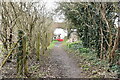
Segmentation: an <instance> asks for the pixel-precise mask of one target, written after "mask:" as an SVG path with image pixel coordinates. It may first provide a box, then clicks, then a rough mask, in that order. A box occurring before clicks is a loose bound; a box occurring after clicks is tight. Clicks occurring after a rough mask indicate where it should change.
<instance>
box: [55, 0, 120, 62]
mask: <svg viewBox="0 0 120 80" xmlns="http://www.w3.org/2000/svg"><path fill="white" fill-rule="evenodd" d="M117 4H118V3H112V2H111V3H94V2H89V3H85V2H84V3H82V2H77V3H75V2H61V3H59V7H58V9H56V11H58V12H61V13H63V14H64V15H65V18H66V20H67V21H68V22H69V23H71V24H72V25H73V26H74V29H77V33H78V35H79V37H80V39H81V40H82V43H83V46H84V47H85V48H90V49H94V50H95V51H96V52H97V57H99V58H101V59H109V62H113V60H114V59H115V58H114V57H115V55H116V54H115V50H117V49H118V48H119V47H118V44H119V41H120V38H119V36H120V29H119V28H117V27H116V25H115V24H114V22H115V20H116V18H117V17H118V16H119V15H118V16H117V15H116V14H117V13H118V12H119V8H118V5H117ZM118 26H119V25H118ZM70 29H71V27H70ZM71 46H72V45H71ZM71 46H70V47H71ZM75 47H77V46H75Z"/></svg>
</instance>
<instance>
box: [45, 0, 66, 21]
mask: <svg viewBox="0 0 120 80" xmlns="http://www.w3.org/2000/svg"><path fill="white" fill-rule="evenodd" d="M44 2H45V3H46V9H47V10H48V11H50V12H54V10H55V9H56V8H57V7H58V4H57V3H56V2H59V0H44ZM53 20H54V21H55V22H63V21H64V15H63V14H61V15H60V14H57V13H56V14H55V15H54V16H53Z"/></svg>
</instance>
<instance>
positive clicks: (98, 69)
mask: <svg viewBox="0 0 120 80" xmlns="http://www.w3.org/2000/svg"><path fill="white" fill-rule="evenodd" d="M63 44H64V45H65V46H66V48H67V49H68V50H69V51H70V53H74V55H75V56H76V57H77V59H79V67H81V68H82V69H83V70H84V72H85V73H86V74H87V75H88V77H92V78H93V77H95V78H96V77H97V78H98V77H100V78H101V77H105V78H110V77H111V78H115V77H116V74H117V72H118V71H117V70H118V68H119V67H118V66H117V65H115V64H114V65H112V66H111V65H110V64H109V62H108V61H107V60H101V59H99V58H98V57H97V53H96V52H95V50H93V49H89V48H84V47H83V44H82V41H77V42H73V43H69V42H66V43H65V42H64V43H63ZM88 73H89V74H88ZM113 74H114V75H113Z"/></svg>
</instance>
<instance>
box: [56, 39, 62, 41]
mask: <svg viewBox="0 0 120 80" xmlns="http://www.w3.org/2000/svg"><path fill="white" fill-rule="evenodd" d="M56 40H58V41H64V39H56Z"/></svg>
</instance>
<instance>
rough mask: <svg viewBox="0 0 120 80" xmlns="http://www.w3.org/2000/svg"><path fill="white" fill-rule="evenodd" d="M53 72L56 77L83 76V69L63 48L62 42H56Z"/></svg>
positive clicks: (53, 53) (53, 55)
mask: <svg viewBox="0 0 120 80" xmlns="http://www.w3.org/2000/svg"><path fill="white" fill-rule="evenodd" d="M51 56H52V57H51V64H52V72H53V74H54V76H55V77H67V78H82V77H83V75H82V71H81V70H80V68H79V67H78V66H77V65H76V62H75V61H74V60H73V59H72V58H70V57H69V55H68V54H67V53H66V52H65V51H64V49H63V48H62V45H61V43H59V42H58V43H56V45H55V47H54V49H53V50H52V54H51Z"/></svg>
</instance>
